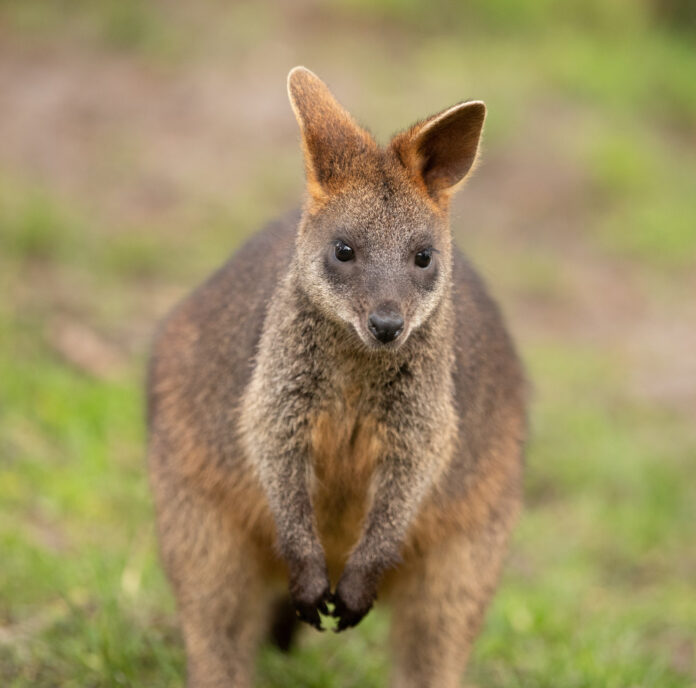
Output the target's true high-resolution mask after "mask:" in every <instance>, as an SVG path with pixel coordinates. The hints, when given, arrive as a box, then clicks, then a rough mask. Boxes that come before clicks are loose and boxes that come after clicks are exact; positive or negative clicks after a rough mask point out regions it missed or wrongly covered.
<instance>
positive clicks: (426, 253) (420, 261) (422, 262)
mask: <svg viewBox="0 0 696 688" xmlns="http://www.w3.org/2000/svg"><path fill="white" fill-rule="evenodd" d="M432 259H433V252H432V249H429V248H426V249H425V250H423V251H418V253H416V265H417V266H418V267H419V268H427V267H428V265H430V261H431V260H432Z"/></svg>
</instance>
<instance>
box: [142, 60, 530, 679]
mask: <svg viewBox="0 0 696 688" xmlns="http://www.w3.org/2000/svg"><path fill="white" fill-rule="evenodd" d="M288 92H289V96H290V102H291V104H292V109H293V110H294V113H295V116H296V117H297V121H298V123H299V126H300V131H301V138H302V147H303V150H304V160H305V168H306V170H305V171H306V180H307V193H306V200H305V204H304V208H303V211H302V212H301V214H294V215H292V216H290V217H288V218H286V219H284V220H281V221H279V222H276V223H274V224H271V225H270V226H269V227H268V228H267V229H266V230H265V231H263V232H261V233H260V234H258V235H257V236H256V237H255V238H253V239H251V241H249V243H247V244H246V245H245V246H244V247H243V248H241V249H240V250H239V251H238V252H237V253H236V255H234V256H233V257H232V258H231V259H230V260H229V262H228V263H227V264H226V265H225V266H224V267H222V268H221V269H220V270H219V271H218V272H217V273H215V274H214V275H213V276H212V277H211V278H210V279H208V281H207V282H205V283H204V284H203V285H202V286H201V287H199V288H198V289H197V290H196V291H195V292H194V293H193V294H192V295H191V296H189V297H188V298H187V299H186V300H185V301H184V302H183V303H181V304H180V305H179V306H178V307H177V308H176V309H175V310H174V311H173V313H172V314H171V315H170V316H169V317H168V318H167V319H166V321H165V322H164V324H163V325H162V327H161V329H160V331H159V334H158V336H157V338H156V343H155V346H154V354H153V357H152V361H151V365H150V374H149V390H148V391H149V393H148V402H149V403H148V415H149V465H150V474H151V483H152V488H153V491H154V496H155V502H156V509H157V516H158V526H159V540H160V548H161V554H162V559H163V563H164V566H165V569H166V572H167V574H168V576H169V579H170V581H171V584H172V586H173V589H174V593H175V596H176V600H177V603H178V608H179V613H180V619H181V624H182V629H183V636H184V641H185V645H186V653H187V659H188V684H189V686H194V687H196V688H203V687H213V686H215V687H217V686H235V687H238V688H239V687H242V688H245V687H248V686H250V685H252V682H253V668H254V663H255V651H256V648H257V646H258V645H259V643H260V642H262V641H263V640H264V638H268V637H269V636H270V637H272V638H273V639H275V641H276V642H277V644H278V645H280V646H281V647H288V646H289V645H290V642H291V640H292V634H293V632H294V631H295V626H296V621H297V618H299V619H301V620H303V621H305V622H307V623H308V624H310V625H312V626H314V627H316V628H321V625H322V619H321V616H320V614H322V615H327V614H329V615H332V616H333V617H335V618H336V620H337V621H336V622H335V623H336V630H337V631H343V630H344V629H347V628H349V627H351V626H355V625H356V624H357V623H358V622H359V621H360V620H361V619H362V618H363V617H364V616H365V615H366V614H367V613H368V611H369V610H370V608H371V607H372V605H373V604H374V602H375V600H376V599H378V598H379V600H380V602H381V601H383V600H386V601H389V602H390V603H391V609H392V614H391V628H392V633H391V635H392V648H393V653H392V655H393V669H392V678H391V681H392V683H391V685H393V686H395V687H398V688H409V687H413V688H426V687H428V686H431V687H433V688H451V687H453V686H457V685H459V681H460V679H461V676H462V672H463V671H464V667H465V664H466V660H467V655H468V653H469V649H470V646H471V643H472V640H473V638H474V636H475V634H476V632H477V630H478V629H479V627H480V624H481V621H482V617H483V614H484V611H485V608H486V606H487V604H488V602H489V600H490V598H491V595H492V593H493V591H494V588H495V586H496V583H497V579H498V574H499V570H500V567H501V560H502V559H503V557H504V553H505V550H506V543H507V539H508V535H509V532H510V530H511V527H512V525H513V523H514V521H515V519H516V516H517V514H518V512H519V509H520V503H521V475H522V453H523V443H524V438H525V432H526V415H525V383H524V378H523V372H522V369H521V365H520V363H519V361H518V358H517V355H516V354H515V351H514V347H513V344H512V343H511V340H510V338H509V336H508V334H507V333H506V330H505V327H504V325H503V322H502V319H501V316H500V314H499V311H498V308H497V307H496V305H495V304H494V302H493V301H492V300H491V298H490V297H489V296H488V295H487V293H486V291H485V288H484V286H483V284H482V281H481V279H480V278H479V277H478V276H477V274H476V273H475V272H474V270H473V268H472V267H471V266H470V265H469V263H468V262H467V260H466V259H465V258H464V257H463V256H462V254H461V253H460V252H459V250H458V249H457V248H455V247H454V246H453V244H452V238H451V233H450V228H449V219H448V206H449V202H450V198H451V196H452V193H453V191H454V190H455V189H456V188H457V186H458V185H459V184H460V182H462V181H463V180H464V179H465V178H466V176H467V175H468V173H469V172H470V171H471V169H472V167H473V165H474V162H475V159H476V156H477V150H478V144H479V138H480V134H481V129H482V126H483V122H484V118H485V112H486V110H485V106H484V104H483V103H482V102H480V101H471V102H463V103H459V104H458V105H454V106H453V107H451V108H449V109H447V110H445V111H444V112H442V113H440V114H437V115H434V116H433V117H430V118H429V119H426V120H424V121H422V122H419V123H417V124H415V125H414V126H412V127H411V128H410V129H408V130H406V131H404V132H402V133H400V134H398V135H396V136H395V137H394V138H393V139H392V140H391V142H390V143H389V145H388V146H386V147H380V146H379V145H378V144H377V143H376V142H375V141H374V139H373V138H372V136H371V135H370V134H369V133H368V132H367V131H365V130H364V129H362V128H361V127H359V126H358V125H357V124H356V122H355V121H354V120H353V119H352V117H351V116H350V115H349V114H348V113H347V112H346V110H344V109H343V107H342V106H341V105H339V103H338V102H337V101H336V100H335V99H334V97H333V96H332V94H331V93H330V91H329V90H328V88H327V87H326V85H325V84H324V83H323V82H321V81H320V80H319V79H318V78H317V77H316V76H315V75H314V74H313V73H312V72H310V71H308V70H307V69H305V68H303V67H297V68H295V69H293V70H292V71H291V72H290V75H289V77H288Z"/></svg>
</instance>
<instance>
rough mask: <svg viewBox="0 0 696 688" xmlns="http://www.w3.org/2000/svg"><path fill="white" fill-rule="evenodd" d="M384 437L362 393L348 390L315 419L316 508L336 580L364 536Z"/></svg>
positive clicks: (312, 423)
mask: <svg viewBox="0 0 696 688" xmlns="http://www.w3.org/2000/svg"><path fill="white" fill-rule="evenodd" d="M382 437H383V432H382V429H381V427H380V425H379V423H377V422H376V420H375V416H374V414H372V413H370V410H369V408H366V407H365V405H363V404H361V403H360V391H359V389H357V388H353V389H351V388H348V389H345V390H344V392H343V394H342V395H341V396H340V397H339V398H337V399H336V400H335V402H333V403H331V404H329V405H327V406H326V407H325V408H322V409H321V410H320V411H318V412H317V413H316V414H315V416H314V417H313V419H312V422H311V447H312V469H313V482H312V504H313V506H314V511H315V515H316V519H317V525H318V528H319V535H320V538H321V540H322V544H323V546H324V550H325V552H326V559H327V564H328V567H329V573H330V575H331V576H332V578H333V577H334V576H335V575H338V574H339V573H340V571H341V570H342V569H343V566H344V564H345V560H346V558H347V555H348V553H349V552H350V550H351V548H352V547H353V545H354V544H355V543H356V542H357V540H358V538H359V536H360V530H361V525H362V522H363V519H364V517H365V514H366V512H367V509H368V508H369V502H370V486H371V484H372V477H373V474H374V471H375V467H376V465H377V461H378V458H379V456H380V454H381V451H382V446H383V439H382Z"/></svg>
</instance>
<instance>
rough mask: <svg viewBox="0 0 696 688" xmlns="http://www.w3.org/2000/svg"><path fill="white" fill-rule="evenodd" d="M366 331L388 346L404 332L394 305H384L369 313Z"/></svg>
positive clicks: (401, 321) (401, 318) (400, 316)
mask: <svg viewBox="0 0 696 688" xmlns="http://www.w3.org/2000/svg"><path fill="white" fill-rule="evenodd" d="M367 329H368V330H370V332H371V333H372V335H373V336H374V338H375V339H376V340H377V341H379V342H381V343H382V344H389V342H393V341H394V340H395V339H397V338H398V337H399V336H400V335H401V333H402V332H403V331H404V319H403V317H402V315H401V313H399V310H398V308H397V306H396V305H395V304H392V303H384V304H382V305H380V306H379V307H377V308H376V309H375V310H374V311H373V312H372V313H370V316H369V318H368V319H367Z"/></svg>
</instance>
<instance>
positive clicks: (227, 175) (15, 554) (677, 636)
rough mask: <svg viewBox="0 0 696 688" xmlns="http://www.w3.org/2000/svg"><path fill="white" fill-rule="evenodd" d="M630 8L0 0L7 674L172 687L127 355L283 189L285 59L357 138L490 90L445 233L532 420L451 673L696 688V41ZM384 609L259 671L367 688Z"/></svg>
mask: <svg viewBox="0 0 696 688" xmlns="http://www.w3.org/2000/svg"><path fill="white" fill-rule="evenodd" d="M653 4H654V6H655V8H657V9H655V10H650V5H649V3H647V2H644V3H635V5H630V6H629V4H628V3H621V2H618V0H614V1H613V2H606V3H599V2H594V1H593V2H585V3H580V2H576V1H575V0H573V1H572V2H569V3H566V4H565V8H566V9H565V11H564V12H561V11H560V10H555V11H552V9H551V4H550V3H548V2H539V3H533V2H531V1H527V2H522V3H517V4H514V3H511V2H509V0H495V1H494V2H489V3H483V2H475V3H472V8H473V9H470V10H469V11H468V12H464V11H463V10H453V9H451V7H450V5H449V4H445V3H444V2H440V1H439V0H438V2H435V3H434V4H433V8H434V9H432V10H431V11H427V12H426V11H425V10H423V9H422V8H420V6H419V5H418V3H413V2H405V1H404V2H400V1H398V0H382V2H376V3H367V2H365V1H363V0H341V1H340V2H333V3H326V4H324V5H322V9H319V8H318V7H317V6H316V5H314V4H313V3H310V2H308V1H306V0H303V1H302V2H299V3H277V5H276V7H275V8H273V9H271V8H269V7H268V6H266V5H261V4H260V3H257V4H254V3H250V2H238V3H235V4H233V5H231V4H225V3H221V2H214V1H213V0H205V2H201V3H198V4H194V3H179V4H177V5H173V4H171V5H167V4H165V3H164V2H153V3H150V4H141V3H137V2H135V1H131V0H122V1H120V2H119V1H117V0H104V2H102V3H99V4H96V3H89V2H87V1H86V0H78V1H76V2H74V3H73V4H72V5H68V4H65V3H54V4H51V5H49V4H47V3H46V4H43V5H39V4H38V3H26V2H22V1H21V0H4V1H3V2H0V294H2V296H1V297H0V380H1V383H0V547H1V549H2V552H3V564H2V567H0V683H2V685H10V686H17V687H25V686H27V687H28V686H39V687H41V686H55V685H61V686H68V687H69V686H112V685H127V686H148V687H151V686H176V685H180V684H181V676H182V672H183V653H182V646H181V639H180V636H179V633H178V630H177V625H176V618H175V612H174V608H173V603H172V599H171V595H170V593H169V591H168V588H167V585H166V582H165V580H164V577H163V575H162V572H161V570H160V568H159V564H158V561H157V555H156V544H155V538H154V532H153V515H152V505H151V502H150V497H149V493H148V486H147V480H146V477H145V470H144V430H143V419H142V416H143V411H142V406H143V399H142V387H143V370H144V364H145V360H146V356H147V350H148V344H149V341H150V338H151V336H152V332H153V329H154V327H155V325H156V322H157V320H158V318H160V317H161V316H162V315H163V314H164V313H165V312H166V311H167V310H168V309H169V308H170V307H171V306H172V305H173V304H174V303H175V302H176V301H177V299H178V298H179V297H180V296H182V295H183V294H184V293H186V291H187V290H189V289H190V288H191V287H192V286H194V285H195V284H196V283H197V282H199V281H200V280H201V279H203V278H204V277H205V275H206V274H207V273H209V272H210V271H211V270H212V269H213V268H214V267H216V265H218V264H219V263H221V262H222V261H223V260H224V258H225V257H226V255H227V254H228V253H229V252H231V251H232V250H234V249H235V248H236V247H237V246H239V244H240V243H241V242H242V241H243V240H244V238H245V237H247V236H249V235H250V234H251V233H253V232H254V231H255V229H257V228H258V227H259V226H260V225H261V224H263V222H265V221H267V220H270V219H272V218H273V217H274V216H275V215H276V214H279V213H281V212H283V211H285V210H287V209H289V208H292V207H293V206H295V205H297V204H298V203H299V200H300V198H301V193H302V175H301V170H302V163H301V158H300V151H299V148H298V134H297V130H296V124H295V122H294V120H293V117H292V114H291V111H290V108H289V106H288V104H287V99H286V94H285V76H286V74H287V71H288V70H289V69H290V68H291V67H292V66H294V65H295V64H305V65H306V66H308V67H310V68H311V69H313V70H314V71H316V72H317V73H318V74H319V75H320V76H321V77H323V78H324V79H325V80H326V81H327V82H328V83H329V84H330V86H331V87H332V88H333V90H334V91H335V93H336V94H337V95H338V97H339V99H340V100H341V101H342V102H343V103H344V104H346V106H348V107H349V109H351V111H352V112H353V113H354V114H355V115H356V117H357V119H358V120H359V121H361V122H364V123H367V124H368V126H370V128H371V129H372V131H374V133H375V134H376V135H377V136H378V137H379V138H380V139H381V140H385V139H386V137H387V136H388V135H389V134H390V133H392V132H393V131H395V130H397V129H399V128H402V127H405V126H407V125H409V124H410V123H412V122H413V121H414V120H416V119H419V118H422V117H424V116H427V115H429V114H431V113H432V112H435V111H437V110H438V109H441V108H444V107H446V106H448V105H450V104H452V103H453V102H456V101H458V100H460V99H465V98H477V99H478V98H480V99H483V100H485V101H486V102H487V104H488V108H489V117H488V121H487V125H486V135H485V139H484V147H483V154H482V161H481V165H480V166H479V168H478V170H477V172H476V174H475V175H474V177H473V178H472V179H471V181H470V182H469V183H468V184H467V186H466V187H465V189H463V190H462V192H461V193H460V196H459V199H458V201H457V204H456V206H455V209H454V213H453V228H454V232H455V235H456V237H457V240H458V241H459V243H460V245H461V246H462V247H463V248H464V249H465V251H467V252H468V253H469V255H470V256H471V257H472V259H473V260H474V262H475V263H476V264H477V265H478V266H479V267H480V269H481V271H482V272H483V274H484V275H485V277H486V278H487V280H488V282H489V284H490V286H491V289H492V291H493V293H494V294H495V295H496V296H497V298H498V299H499V300H500V302H501V304H502V306H503V309H504V312H505V314H506V316H507V319H508V321H509V323H510V327H511V329H512V331H513V333H514V334H515V337H516V340H517V341H518V343H519V346H520V349H521V352H522V355H523V358H524V360H525V363H526V365H527V368H528V374H529V379H530V383H531V387H532V397H533V404H532V407H531V429H532V435H531V441H530V445H529V451H528V470H527V478H526V509H525V512H524V516H523V518H522V520H521V522H520V525H519V528H518V530H517V532H516V534H515V537H514V542H513V545H512V549H511V553H510V556H509V559H508V563H507V566H506V571H505V574H504V577H503V580H502V583H501V586H500V590H499V593H498V595H497V597H496V600H495V602H494V604H493V606H492V608H491V610H490V613H489V615H488V618H487V623H486V626H485V629H484V631H483V633H482V635H481V636H480V638H479V640H478V642H477V645H476V650H475V653H474V656H473V658H472V661H471V665H470V668H469V671H468V673H467V677H466V682H467V685H469V686H492V687H494V688H513V687H517V686H534V687H542V688H544V687H549V688H551V687H553V688H559V687H560V688H576V687H577V688H580V687H581V686H607V687H608V688H614V687H615V688H628V687H632V686H654V687H655V688H657V687H659V688H686V687H688V686H693V685H694V684H695V682H696V660H695V651H696V648H695V638H696V596H695V595H694V594H693V581H694V580H696V544H695V543H694V538H693V527H694V523H696V356H694V351H695V350H696V300H695V299H694V294H696V194H694V179H695V178H696V127H694V122H696V80H694V79H693V74H694V73H696V50H695V49H694V43H695V40H696V39H695V38H694V36H695V35H696V34H694V33H693V31H692V32H691V33H689V29H688V26H687V25H686V20H680V21H677V22H676V26H675V25H674V23H675V22H673V24H671V25H670V23H669V22H670V19H671V20H674V17H676V16H677V14H676V10H675V9H674V8H678V7H680V6H681V4H680V3H679V2H676V1H675V2H672V3H653ZM448 8H449V9H448ZM669 8H672V10H670V12H672V13H670V12H668V11H667V10H668V9H669ZM684 8H686V4H684ZM658 9H660V11H658ZM447 12H449V14H447ZM684 12H685V14H684V15H683V16H684V17H686V18H687V19H688V16H690V15H688V13H687V11H686V9H685V10H684ZM679 16H681V15H679ZM387 621H388V619H387V614H386V612H385V611H383V610H377V611H375V612H374V613H372V614H371V615H370V616H369V617H368V618H367V619H366V621H365V622H364V623H362V624H361V625H360V627H359V628H358V629H356V630H355V631H351V632H350V633H347V634H343V635H340V636H334V635H333V634H324V635H322V636H320V635H318V634H316V633H314V632H313V631H311V630H307V632H306V633H305V634H304V635H303V637H302V640H301V643H300V646H299V648H298V649H297V650H295V651H294V652H293V653H292V654H291V655H290V657H285V656H283V655H280V654H279V653H277V652H276V651H275V650H273V649H271V648H266V649H265V650H264V651H263V653H262V656H261V658H260V661H259V685H260V686H264V687H269V688H270V687H272V686H276V687H281V686H282V687H287V686H310V687H316V688H319V687H328V688H334V687H335V688H339V687H340V688H347V687H348V686H375V687H376V686H381V685H383V684H384V677H385V676H386V672H387V666H388V664H387V657H386V655H385V652H384V649H383V647H384V639H385V633H386V628H387Z"/></svg>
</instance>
